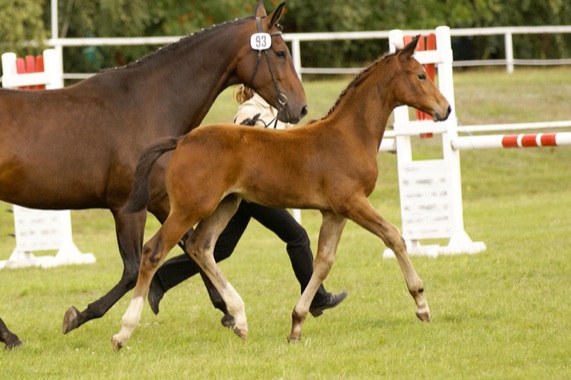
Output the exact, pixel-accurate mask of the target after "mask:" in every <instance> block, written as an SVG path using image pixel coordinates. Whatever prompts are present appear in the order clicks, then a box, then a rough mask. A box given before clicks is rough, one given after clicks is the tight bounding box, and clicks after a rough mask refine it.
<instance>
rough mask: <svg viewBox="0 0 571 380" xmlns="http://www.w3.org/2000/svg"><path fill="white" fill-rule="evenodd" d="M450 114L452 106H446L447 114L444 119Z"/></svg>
mask: <svg viewBox="0 0 571 380" xmlns="http://www.w3.org/2000/svg"><path fill="white" fill-rule="evenodd" d="M451 112H452V106H450V105H449V106H448V112H447V113H446V117H448V116H450V113H451Z"/></svg>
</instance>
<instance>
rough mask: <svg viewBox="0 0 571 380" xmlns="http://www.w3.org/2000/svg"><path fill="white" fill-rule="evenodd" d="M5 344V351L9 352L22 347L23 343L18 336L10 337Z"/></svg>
mask: <svg viewBox="0 0 571 380" xmlns="http://www.w3.org/2000/svg"><path fill="white" fill-rule="evenodd" d="M5 343H6V344H5V345H4V349H5V350H7V351H10V350H11V349H13V348H16V347H19V346H21V345H22V341H21V340H20V339H18V337H17V336H16V335H12V336H10V337H9V338H8V339H6V342H5Z"/></svg>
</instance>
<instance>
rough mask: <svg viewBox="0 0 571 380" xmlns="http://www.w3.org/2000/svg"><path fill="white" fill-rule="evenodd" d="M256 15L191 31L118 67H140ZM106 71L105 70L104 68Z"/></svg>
mask: <svg viewBox="0 0 571 380" xmlns="http://www.w3.org/2000/svg"><path fill="white" fill-rule="evenodd" d="M253 18H254V17H253V16H248V17H244V18H240V19H236V20H233V21H226V22H223V23H222V24H218V25H213V26H211V27H210V28H207V29H201V30H199V31H197V32H194V33H191V34H189V35H188V36H186V37H183V38H181V39H180V40H178V41H176V42H173V43H170V44H168V45H165V46H162V47H160V48H158V49H157V50H155V51H153V52H151V53H149V54H147V55H145V56H143V57H142V58H139V59H138V60H136V61H134V62H130V63H127V64H126V65H124V66H120V67H118V68H125V69H129V68H135V67H139V66H140V65H142V64H145V63H147V62H149V61H153V60H155V59H156V58H157V57H161V56H162V55H163V54H168V53H170V52H171V51H173V50H175V49H177V48H179V47H180V46H182V45H186V44H189V43H194V42H196V41H198V40H200V39H202V38H205V37H207V36H209V35H210V34H211V33H214V32H216V31H218V30H219V29H222V28H225V27H229V26H231V25H237V24H242V23H245V22H247V21H250V20H252V19H253ZM104 71H105V70H104Z"/></svg>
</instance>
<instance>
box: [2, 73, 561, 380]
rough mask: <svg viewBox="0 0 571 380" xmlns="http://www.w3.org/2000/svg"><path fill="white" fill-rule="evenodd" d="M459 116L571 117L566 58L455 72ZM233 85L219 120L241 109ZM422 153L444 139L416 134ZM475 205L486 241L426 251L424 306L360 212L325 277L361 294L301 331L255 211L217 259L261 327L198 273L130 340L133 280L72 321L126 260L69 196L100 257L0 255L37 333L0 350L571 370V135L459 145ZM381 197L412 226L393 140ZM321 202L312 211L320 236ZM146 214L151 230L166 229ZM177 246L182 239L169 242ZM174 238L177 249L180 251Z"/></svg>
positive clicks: (46, 370)
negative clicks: (209, 290) (242, 333)
mask: <svg viewBox="0 0 571 380" xmlns="http://www.w3.org/2000/svg"><path fill="white" fill-rule="evenodd" d="M348 81H349V78H345V79H342V80H328V81H320V82H307V83H304V85H305V87H306V91H307V95H308V101H309V106H310V114H309V116H308V118H309V119H311V118H320V117H321V116H323V115H324V114H325V113H326V112H327V111H328V110H329V108H330V107H331V106H332V105H333V103H334V102H335V100H336V99H337V97H338V95H339V93H340V92H341V90H343V89H344V87H345V86H346V85H347V83H348ZM455 87H456V89H455V90H456V106H457V115H458V117H459V120H460V122H461V123H463V124H465V125H470V124H486V123H496V122H498V123H502V122H518V121H522V122H523V121H526V122H529V121H544V120H568V119H571V107H570V106H569V101H570V99H571V68H553V69H541V70H540V69H519V68H518V69H517V70H516V71H515V73H514V74H511V75H508V74H506V73H505V72H503V71H500V70H498V71H496V70H482V71H467V72H456V73H455ZM234 109H235V104H234V103H233V101H232V99H231V93H230V92H229V91H227V92H225V93H224V94H222V96H221V97H220V98H219V100H218V101H217V103H216V104H215V106H214V107H213V108H212V110H211V112H210V114H209V115H208V117H207V121H221V120H227V121H229V120H231V118H232V116H233V112H234ZM417 145H418V149H419V151H420V153H421V154H423V153H424V152H426V154H429V153H430V152H432V151H434V150H435V149H436V142H435V141H432V140H423V141H422V142H418V143H417ZM461 157H462V158H461V160H462V189H463V198H464V221H465V227H466V231H467V232H468V233H469V234H470V236H471V237H472V239H474V240H478V241H483V242H485V243H486V245H487V250H486V251H485V252H483V253H479V254H476V255H455V256H440V257H438V258H426V257H413V258H412V261H413V264H414V265H415V268H416V270H417V272H418V273H419V275H420V277H421V278H422V280H423V282H424V285H425V289H426V297H427V300H428V302H429V305H430V307H431V311H432V321H431V322H430V323H429V324H423V323H421V322H419V321H418V320H417V319H416V317H415V316H414V311H415V307H414V302H413V301H412V299H411V297H410V296H409V295H408V292H407V290H406V286H405V284H404V280H403V277H402V274H401V271H400V269H399V268H398V265H397V263H396V261H395V260H392V259H387V260H383V259H382V258H381V254H382V252H383V250H384V246H383V244H382V242H380V241H379V240H378V239H376V238H375V237H373V236H372V235H371V234H369V233H368V232H366V231H364V230H363V229H361V228H359V227H357V226H356V225H355V224H353V223H351V222H350V223H348V224H347V227H346V228H345V232H344V234H343V237H342V239H341V243H340V246H339V250H338V255H337V260H336V263H335V265H334V267H333V270H332V271H331V273H330V276H329V278H328V279H327V281H326V283H325V285H326V288H327V289H328V290H329V291H332V292H337V291H341V290H346V291H347V292H348V293H349V296H348V298H347V299H346V300H345V301H344V302H343V304H341V306H339V307H338V308H337V309H335V310H331V311H328V312H326V313H325V314H324V315H323V316H321V317H319V318H311V317H310V318H308V320H307V321H306V322H305V324H304V331H303V338H302V341H301V342H300V343H297V344H288V343H287V341H286V337H287V334H288V333H289V329H290V326H291V317H290V315H291V309H292V308H293V306H294V304H295V302H296V301H297V299H298V296H299V294H298V291H299V289H298V288H299V286H298V284H297V281H296V280H295V277H294V276H293V272H292V270H291V268H290V264H289V261H288V259H287V255H286V254H285V249H284V246H283V244H282V243H281V242H280V241H278V239H277V238H276V237H274V236H272V234H271V233H269V232H268V231H266V230H264V229H263V228H262V227H261V226H260V225H259V224H257V223H256V222H252V223H251V226H250V227H249V229H248V230H247V232H246V234H245V236H244V237H243V239H242V240H241V241H240V243H239V245H238V248H237V250H236V254H235V255H234V256H232V258H231V259H230V260H227V261H226V262H224V263H222V264H221V268H222V270H223V272H224V273H225V274H226V275H227V277H228V278H229V279H230V281H231V282H232V284H233V285H234V287H235V288H236V289H237V290H238V291H239V292H240V294H241V295H242V297H243V299H244V301H245V302H246V311H247V313H248V322H249V326H250V337H249V339H248V340H247V341H243V340H240V339H239V338H237V337H236V336H234V334H232V333H231V332H230V331H229V330H227V329H225V328H223V327H222V326H221V325H220V323H219V319H220V317H221V314H220V313H219V312H218V311H216V310H214V309H213V308H212V307H211V305H210V303H209V300H208V297H207V294H206V292H205V290H204V286H203V285H202V284H201V281H200V280H199V279H198V278H196V279H192V280H190V281H187V282H186V283H184V284H182V285H181V286H179V287H178V288H175V289H173V290H172V291H171V292H169V293H168V294H167V295H166V297H165V299H164V300H163V303H162V304H161V313H160V314H159V315H158V316H154V315H153V314H152V312H151V311H150V308H148V307H146V308H145V310H144V312H143V315H142V318H141V323H140V326H139V327H138V328H137V329H136V330H135V332H134V334H133V336H132V338H131V340H130V341H129V343H128V346H127V347H126V348H124V349H123V350H121V351H120V352H118V353H117V352H113V351H112V349H111V342H110V341H111V336H112V335H113V334H114V333H116V332H117V331H118V330H119V327H120V320H121V316H122V315H123V313H124V312H125V310H126V307H127V304H128V302H129V298H130V293H129V294H128V295H127V296H126V297H124V298H123V299H122V300H121V301H120V302H119V303H118V304H117V305H116V306H115V307H114V308H112V309H111V311H110V312H109V313H108V314H107V315H106V316H105V317H103V318H102V319H100V320H96V321H92V322H90V323H88V324H86V325H84V326H83V327H81V328H80V329H78V330H76V331H73V332H71V333H70V334H68V335H65V336H64V335H62V333H61V322H62V317H63V314H64V312H65V310H66V309H67V308H68V307H69V306H71V305H74V306H76V307H78V308H79V309H84V308H85V307H86V306H87V304H88V303H89V302H91V301H93V300H95V299H96V298H98V297H100V296H102V295H103V294H104V293H105V292H106V291H107V290H108V289H109V288H110V287H111V286H112V285H114V284H115V283H116V281H117V280H118V278H119V277H120V274H121V270H122V265H121V261H120V258H119V255H118V252H117V247H116V243H115V234H114V226H113V222H112V218H111V216H110V214H109V213H108V212H107V211H104V210H88V211H73V212H72V220H73V228H74V239H75V242H76V244H77V245H78V246H79V248H80V249H81V250H82V251H83V252H93V253H94V254H95V256H96V257H97V263H96V264H94V265H88V266H70V267H59V268H53V269H49V270H43V269H35V268H31V269H18V270H2V271H0V279H1V281H0V316H1V317H2V318H4V320H5V322H6V323H7V324H8V325H9V327H11V328H12V329H13V331H14V332H16V333H17V334H18V335H19V337H20V338H21V339H22V340H23V341H24V343H25V345H24V347H22V348H19V349H17V350H13V351H9V352H8V351H5V352H0V377H2V378H6V379H32V378H41V379H61V378H75V379H83V378H85V379H91V378H97V379H100V378H116V379H131V378H137V379H155V378H156V379H182V378H188V379H193V378H205V379H210V378H212V379H214V378H217V379H306V378H316V379H378V378H386V379H412V378H429V379H564V378H571V332H570V331H571V320H570V317H569V316H570V315H571V302H569V300H570V297H569V293H568V291H569V288H570V287H571V252H570V248H569V247H571V147H558V148H533V149H520V150H499V149H498V150H482V151H466V152H462V154H461ZM379 168H380V176H379V180H378V184H377V189H376V191H375V192H374V194H373V195H372V196H371V202H372V204H373V205H374V206H375V207H376V208H377V209H378V210H379V211H380V212H381V213H382V214H383V215H384V216H385V217H386V218H387V219H388V220H390V221H391V222H393V223H394V224H395V225H397V226H400V211H399V200H398V187H397V174H396V157H395V156H394V155H392V154H387V153H382V154H379ZM8 208H9V205H7V204H0V211H2V212H0V234H1V235H0V236H3V238H2V239H0V260H2V259H7V258H8V256H9V254H10V252H11V251H12V249H13V247H14V241H13V239H12V238H10V237H8V236H7V234H9V233H10V232H11V231H12V230H13V221H12V216H11V214H9V213H6V212H3V210H4V209H8ZM319 223H320V215H319V213H317V212H315V211H304V212H303V224H304V226H305V227H306V228H307V230H308V232H309V234H310V237H311V238H312V240H313V241H316V240H317V231H318V228H319ZM157 228H158V227H157V223H156V222H155V221H154V220H150V221H149V223H148V226H147V238H148V237H149V236H150V235H151V234H152V233H154V232H155V231H156V229H157ZM174 253H175V252H173V253H171V256H172V255H174ZM177 253H178V252H177Z"/></svg>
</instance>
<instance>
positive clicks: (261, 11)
mask: <svg viewBox="0 0 571 380" xmlns="http://www.w3.org/2000/svg"><path fill="white" fill-rule="evenodd" d="M254 16H256V17H264V16H267V14H266V8H264V0H259V1H258V3H257V4H256V12H255V13H254Z"/></svg>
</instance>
